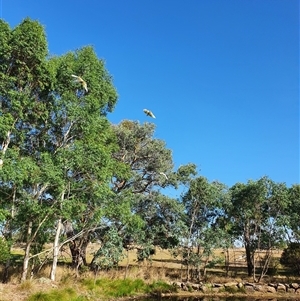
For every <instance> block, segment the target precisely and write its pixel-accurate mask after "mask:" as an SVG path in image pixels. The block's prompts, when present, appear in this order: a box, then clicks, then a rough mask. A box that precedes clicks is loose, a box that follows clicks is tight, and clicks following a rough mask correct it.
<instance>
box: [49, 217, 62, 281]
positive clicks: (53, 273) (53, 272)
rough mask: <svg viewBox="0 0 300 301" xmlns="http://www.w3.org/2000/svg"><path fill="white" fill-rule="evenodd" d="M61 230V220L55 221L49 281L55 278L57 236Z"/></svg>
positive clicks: (57, 247)
mask: <svg viewBox="0 0 300 301" xmlns="http://www.w3.org/2000/svg"><path fill="white" fill-rule="evenodd" d="M61 228H62V224H61V218H60V219H59V220H58V221H57V228H56V234H55V238H54V242H53V262H52V268H51V272H50V279H51V280H53V281H55V276H56V268H57V260H58V254H59V249H60V245H59V236H60V231H61Z"/></svg>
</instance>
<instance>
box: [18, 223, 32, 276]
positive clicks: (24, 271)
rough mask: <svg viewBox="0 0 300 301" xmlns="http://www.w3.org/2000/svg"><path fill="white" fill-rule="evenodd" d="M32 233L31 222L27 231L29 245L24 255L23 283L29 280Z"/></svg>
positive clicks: (27, 244)
mask: <svg viewBox="0 0 300 301" xmlns="http://www.w3.org/2000/svg"><path fill="white" fill-rule="evenodd" d="M31 232H32V222H29V224H28V229H27V243H26V248H25V255H24V261H23V271H22V276H21V281H22V282H23V281H25V280H26V278H27V272H28V265H29V260H30V247H31V242H32V240H31Z"/></svg>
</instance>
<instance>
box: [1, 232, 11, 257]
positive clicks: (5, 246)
mask: <svg viewBox="0 0 300 301" xmlns="http://www.w3.org/2000/svg"><path fill="white" fill-rule="evenodd" d="M10 258H11V254H10V244H9V243H8V242H7V241H6V240H5V239H4V238H3V237H0V263H3V262H5V261H7V260H8V259H10Z"/></svg>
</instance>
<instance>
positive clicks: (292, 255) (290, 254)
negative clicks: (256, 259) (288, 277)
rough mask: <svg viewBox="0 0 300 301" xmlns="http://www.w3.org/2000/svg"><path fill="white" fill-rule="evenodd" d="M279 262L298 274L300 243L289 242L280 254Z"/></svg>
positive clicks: (299, 267)
mask: <svg viewBox="0 0 300 301" xmlns="http://www.w3.org/2000/svg"><path fill="white" fill-rule="evenodd" d="M280 263H281V264H283V265H285V266H288V267H290V268H291V269H292V270H293V271H295V272H296V273H297V274H298V275H300V243H298V242H291V243H289V245H288V247H287V248H285V249H284V250H283V252H282V254H281V258H280Z"/></svg>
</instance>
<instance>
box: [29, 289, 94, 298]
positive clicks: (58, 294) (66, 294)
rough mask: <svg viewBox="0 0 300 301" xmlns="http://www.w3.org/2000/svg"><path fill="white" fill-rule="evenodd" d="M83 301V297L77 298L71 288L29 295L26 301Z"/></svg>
mask: <svg viewBox="0 0 300 301" xmlns="http://www.w3.org/2000/svg"><path fill="white" fill-rule="evenodd" d="M60 300H63V301H85V300H88V299H87V298H85V297H82V296H78V295H77V293H76V292H75V291H74V290H73V289H72V288H65V289H62V290H53V291H51V292H48V293H44V292H38V293H35V294H33V295H31V296H30V297H29V299H28V301H60Z"/></svg>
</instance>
